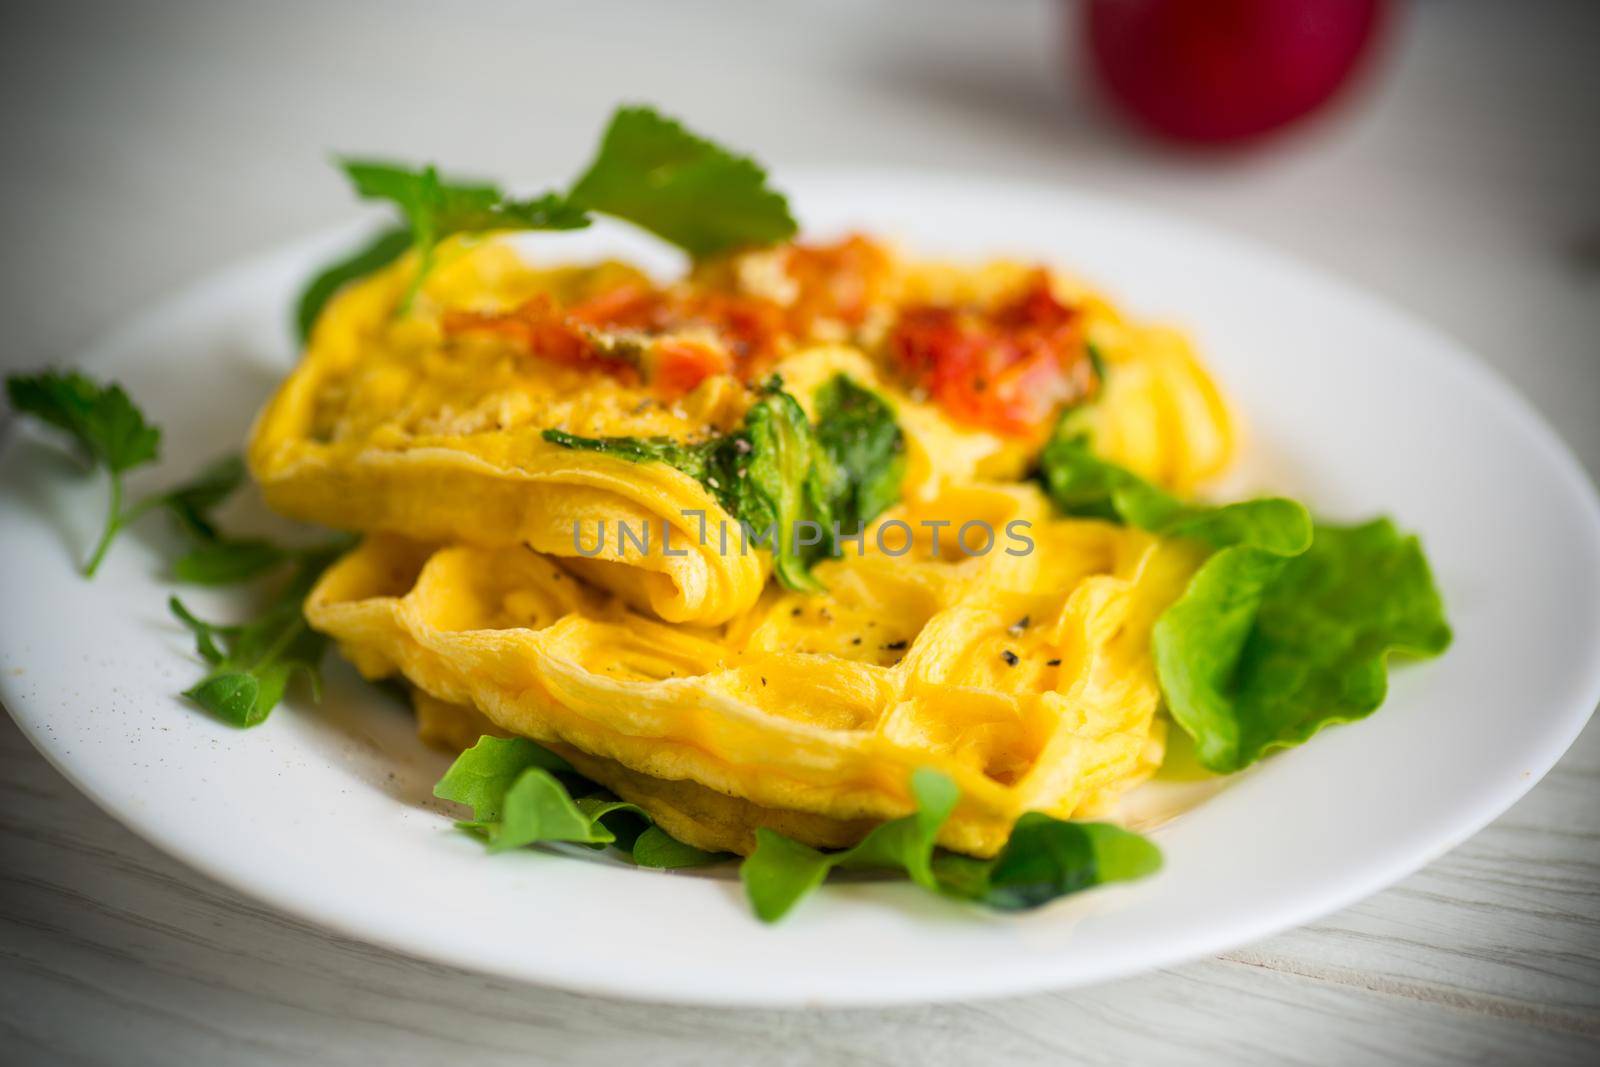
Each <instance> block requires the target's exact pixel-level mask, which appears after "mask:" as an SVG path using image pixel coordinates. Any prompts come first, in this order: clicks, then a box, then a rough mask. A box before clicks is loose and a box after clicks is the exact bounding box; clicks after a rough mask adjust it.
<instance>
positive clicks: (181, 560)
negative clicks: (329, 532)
mask: <svg viewBox="0 0 1600 1067" xmlns="http://www.w3.org/2000/svg"><path fill="white" fill-rule="evenodd" d="M293 555H294V554H293V553H292V552H291V551H289V550H288V549H285V548H280V547H279V546H278V545H275V544H273V543H272V542H270V541H260V540H241V541H207V542H204V543H202V544H200V545H197V546H195V547H194V548H192V549H190V550H189V551H188V552H187V553H185V554H184V555H182V556H180V557H178V559H177V560H176V561H174V562H173V564H172V576H173V577H174V578H176V579H178V581H180V582H193V583H195V584H196V585H231V584H233V583H234V582H243V581H248V580H249V579H251V578H254V577H256V576H258V575H261V574H265V573H266V572H267V571H269V570H271V569H273V568H274V567H276V566H278V565H279V564H280V563H283V562H284V561H286V560H288V559H290V558H292V556H293Z"/></svg>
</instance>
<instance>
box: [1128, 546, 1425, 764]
mask: <svg viewBox="0 0 1600 1067" xmlns="http://www.w3.org/2000/svg"><path fill="white" fill-rule="evenodd" d="M1450 639H1451V635H1450V627H1449V625H1448V624H1447V623H1446V621H1445V616H1444V606H1443V603H1442V602H1441V600H1440V597H1439V591H1438V589H1437V588H1436V587H1435V585H1434V582H1433V576H1432V574H1431V573H1430V571H1429V568H1428V561H1427V557H1426V556H1424V555H1423V552H1422V546H1421V544H1420V543H1419V542H1418V541H1417V539H1416V538H1415V537H1410V536H1406V535H1404V534H1402V533H1401V532H1400V531H1399V530H1397V529H1396V528H1395V526H1394V524H1393V523H1391V522H1390V521H1389V520H1388V519H1377V520H1374V521H1372V522H1368V523H1365V524H1363V525H1359V526H1326V525H1321V524H1319V525H1318V526H1317V527H1316V531H1315V535H1314V536H1313V538H1312V541H1311V545H1310V547H1309V548H1308V550H1307V551H1306V552H1304V553H1303V554H1301V555H1299V556H1294V557H1289V558H1284V557H1279V556H1272V555H1269V554H1267V553H1264V552H1260V551H1255V550H1251V549H1247V548H1232V549H1225V550H1223V551H1221V552H1218V553H1216V554H1215V555H1213V556H1212V557H1211V558H1210V559H1208V560H1207V561H1206V562H1205V564H1203V565H1202V566H1201V568H1200V570H1199V571H1198V572H1196V574H1195V576H1194V578H1193V579H1191V581H1190V583H1189V587H1188V589H1187V590H1186V591H1185V592H1184V594H1183V596H1181V597H1180V598H1179V599H1178V600H1177V601H1176V602H1175V603H1174V604H1173V605H1172V606H1171V607H1170V608H1168V609H1167V610H1166V612H1164V613H1163V614H1162V616H1161V618H1160V619H1159V620H1157V622H1156V626H1155V630H1154V633H1153V636H1152V645H1153V648H1154V652H1155V658H1156V668H1157V673H1158V675H1159V677H1160V679H1161V687H1162V691H1163V693H1164V694H1165V696H1166V699H1167V705H1168V708H1169V710H1170V711H1171V713H1172V717H1173V719H1174V720H1176V721H1177V722H1178V724H1179V725H1180V726H1182V727H1183V728H1184V729H1185V730H1186V731H1187V732H1188V733H1189V734H1190V735H1191V736H1192V737H1193V738H1194V739H1195V749H1196V754H1197V755H1198V757H1199V759H1200V762H1201V763H1203V764H1204V765H1205V766H1206V767H1208V768H1210V769H1211V770H1213V771H1217V772H1220V773H1224V774H1226V773H1230V772H1233V771H1237V770H1239V769H1241V768H1243V767H1246V766H1248V765H1249V764H1251V763H1254V762H1255V761H1256V760H1258V759H1260V758H1261V757H1262V756H1263V755H1264V754H1265V753H1266V752H1268V751H1269V750H1271V749H1273V748H1285V747H1289V746H1293V745H1298V744H1301V743H1302V742H1304V741H1306V740H1308V739H1309V738H1310V737H1311V736H1312V735H1313V734H1315V733H1316V732H1317V731H1318V730H1320V729H1322V727H1324V726H1326V725H1328V724H1330V723H1336V722H1351V721H1354V720H1357V719H1362V718H1365V717H1366V716H1367V715H1370V714H1371V713H1372V712H1373V711H1374V710H1376V709H1377V707H1378V706H1379V705H1380V704H1382V703H1383V699H1384V696H1385V694H1386V691H1387V673H1386V670H1385V663H1386V661H1387V659H1388V656H1389V654H1390V653H1391V652H1397V651H1398V652H1405V653H1409V654H1411V655H1415V656H1435V655H1438V654H1439V653H1441V652H1443V651H1444V650H1445V649H1446V648H1447V647H1448V646H1449V644H1450Z"/></svg>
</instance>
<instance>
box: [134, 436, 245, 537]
mask: <svg viewBox="0 0 1600 1067" xmlns="http://www.w3.org/2000/svg"><path fill="white" fill-rule="evenodd" d="M244 479H245V466H244V457H243V456H240V455H239V454H238V453H232V454H229V455H226V456H223V457H221V458H220V459H217V460H215V461H214V462H212V463H211V464H210V465H209V466H207V467H206V468H205V469H204V470H202V471H201V472H200V473H199V474H197V475H196V476H195V477H194V478H192V479H191V480H189V481H187V482H185V483H183V484H182V485H180V486H178V487H177V488H175V489H169V490H168V491H167V492H165V493H162V494H161V495H160V496H158V497H155V498H153V499H152V500H148V501H146V502H144V503H142V504H141V505H140V507H141V508H149V507H152V506H159V507H162V508H165V509H166V510H167V512H168V513H169V514H171V516H172V517H173V519H175V520H176V521H177V523H178V525H179V526H180V527H181V528H182V529H183V530H185V531H186V532H187V533H189V534H190V536H192V537H194V538H196V539H197V540H200V541H214V540H216V539H217V528H216V525H215V523H214V521H213V520H212V518H211V512H212V511H213V510H215V509H216V508H217V507H218V506H219V505H221V504H222V502H223V501H225V500H227V499H228V497H230V496H232V495H233V493H234V491H235V490H236V489H238V488H239V486H240V485H242V484H243V483H244Z"/></svg>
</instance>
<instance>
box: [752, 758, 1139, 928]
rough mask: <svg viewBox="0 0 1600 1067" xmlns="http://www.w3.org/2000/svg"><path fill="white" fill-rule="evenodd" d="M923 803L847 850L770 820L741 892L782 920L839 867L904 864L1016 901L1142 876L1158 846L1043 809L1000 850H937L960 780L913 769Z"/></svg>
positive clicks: (956, 891)
mask: <svg viewBox="0 0 1600 1067" xmlns="http://www.w3.org/2000/svg"><path fill="white" fill-rule="evenodd" d="M911 791H912V795H913V797H914V798H915V799H916V801H917V811H916V813H915V814H913V815H908V816H906V817H905V818H903V819H895V820H894V821H892V822H886V823H884V824H883V825H881V826H879V827H877V828H875V829H874V830H873V831H872V832H871V833H869V834H867V836H866V837H864V838H862V839H861V842H860V844H858V845H856V846H855V847H854V848H850V849H846V850H845V851H843V852H831V853H829V852H821V851H818V850H817V849H814V848H811V847H810V846H808V845H803V844H801V843H799V842H798V841H793V840H790V839H789V838H787V837H784V836H783V835H782V834H778V833H774V832H772V831H771V830H765V829H763V830H757V831H756V850H755V851H754V852H752V853H751V854H750V856H749V857H748V858H746V860H745V861H744V863H743V864H742V865H741V866H740V868H739V876H740V878H741V879H743V881H744V886H745V894H746V896H748V897H749V898H750V904H751V907H752V908H753V909H754V910H755V913H756V915H757V917H759V918H760V919H761V920H762V921H763V922H776V921H777V920H779V919H781V918H783V916H784V915H786V914H788V912H789V911H790V909H792V908H793V907H794V905H795V904H796V903H798V902H799V901H800V899H801V898H803V897H804V896H805V895H806V894H807V893H809V892H811V890H813V889H815V888H816V887H817V886H819V885H821V884H822V882H823V880H824V879H826V878H827V875H828V872H829V871H831V870H833V869H834V868H836V867H843V868H853V869H866V870H901V871H904V872H905V873H906V875H907V877H909V878H910V879H911V881H912V882H914V883H915V884H917V885H919V886H921V887H922V888H924V889H927V890H930V891H932V892H936V893H942V894H944V895H946V896H952V897H958V898H960V899H963V900H971V901H975V902H977V903H981V904H985V905H987V906H989V907H992V908H997V909H1001V910H1007V911H1015V910H1019V909H1023V908H1035V907H1038V906H1040V905H1042V904H1046V903H1048V902H1050V901H1052V900H1055V899H1056V898H1057V897H1061V896H1066V895H1067V894H1070V893H1076V892H1079V891H1081V890H1084V889H1088V888H1090V887H1092V886H1096V885H1103V884H1105V883H1107V882H1117V881H1126V880H1129V879H1133V878H1142V877H1144V876H1145V875H1148V874H1151V873H1154V872H1155V871H1156V870H1157V869H1159V868H1160V866H1161V853H1160V851H1159V850H1158V849H1157V848H1156V846H1155V845H1153V844H1151V843H1150V842H1149V841H1147V840H1146V839H1145V838H1143V837H1140V836H1139V835H1138V834H1135V833H1132V832H1130V831H1127V830H1123V829H1121V828H1119V827H1116V826H1112V825H1110V824H1109V823H1075V822H1063V821H1062V820H1060V819H1056V818H1053V817H1052V816H1049V815H1046V814H1044V813H1043V812H1037V811H1035V812H1027V813H1026V814H1024V815H1023V816H1022V817H1021V818H1020V819H1018V820H1017V823H1016V826H1015V827H1014V828H1013V829H1012V831H1011V837H1010V838H1009V839H1008V840H1007V842H1006V845H1005V847H1004V848H1003V849H1002V850H1001V851H1000V854H999V855H997V856H996V857H995V858H993V859H989V860H981V859H976V858H974V857H971V856H962V855H959V854H956V853H949V852H943V851H935V848H934V842H935V840H936V839H937V837H938V835H939V830H940V828H941V827H942V826H943V825H944V823H945V820H947V819H948V818H949V817H950V813H951V812H952V811H954V810H955V806H956V803H957V801H958V800H959V799H960V794H959V792H958V790H957V789H956V785H955V782H953V781H952V780H951V779H950V778H949V777H947V776H946V775H944V774H941V773H939V772H938V771H934V770H931V769H928V768H923V769H920V770H918V771H916V772H915V773H914V774H913V775H912V778H911Z"/></svg>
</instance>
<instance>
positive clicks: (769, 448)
mask: <svg viewBox="0 0 1600 1067" xmlns="http://www.w3.org/2000/svg"><path fill="white" fill-rule="evenodd" d="M818 411H819V424H818V427H817V428H816V429H813V428H812V426H811V424H810V423H808V422H807V421H806V417H805V412H804V410H802V409H801V407H800V405H799V403H798V402H796V400H795V399H794V397H792V396H790V395H789V394H788V393H787V392H785V391H784V390H783V383H782V382H781V381H779V380H778V379H776V378H773V379H771V380H769V381H768V382H766V383H765V384H764V385H763V386H762V395H761V397H760V398H759V399H758V400H757V401H756V402H755V403H754V404H752V405H751V406H750V410H749V411H748V412H747V413H746V414H745V421H744V425H743V426H742V427H740V429H739V430H738V431H737V432H735V433H732V434H728V435H725V436H722V437H715V438H712V439H710V440H707V441H702V442H698V443H693V444H684V443H681V442H675V441H671V440H668V439H665V438H643V437H602V438H596V437H578V436H576V435H574V434H569V433H565V432H563V431H561V430H546V431H544V439H545V440H546V441H549V442H551V443H552V444H558V445H561V446H563V447H565V448H578V449H587V450H589V451H595V452H605V453H607V454H609V455H614V456H617V457H619V458H622V459H626V460H630V461H632V462H635V463H644V462H651V461H654V462H661V463H666V464H669V465H670V466H673V467H676V468H677V469H678V470H681V471H683V472H684V473H685V474H687V475H689V476H690V477H691V478H694V479H696V480H697V481H699V482H700V483H701V484H702V485H704V486H705V487H706V488H707V489H708V490H710V491H711V493H712V495H714V496H715V497H716V498H717V500H718V502H719V503H720V504H721V505H722V507H723V509H724V510H726V511H727V512H728V514H729V515H731V516H733V518H734V519H735V520H736V521H738V522H741V523H743V524H744V525H745V526H746V527H748V528H749V530H750V533H751V540H752V542H753V543H757V544H761V545H764V546H766V547H767V548H769V549H771V551H772V555H773V573H774V574H776V575H777V578H778V580H779V581H780V582H782V583H783V585H784V586H785V587H786V588H789V589H793V590H797V591H800V592H820V591H821V590H822V584H821V583H820V582H819V581H817V579H816V578H815V577H814V576H813V575H812V574H811V567H812V566H813V565H814V564H815V563H816V562H817V561H818V560H820V559H823V558H826V557H827V556H829V555H830V554H834V553H836V552H837V542H836V540H835V538H834V526H835V521H836V520H837V521H838V525H839V527H840V529H841V530H846V529H848V530H850V531H852V532H853V531H854V530H855V529H858V528H860V527H861V526H862V525H863V524H864V523H865V522H866V521H867V520H869V519H871V518H873V517H874V516H875V515H877V514H878V513H879V512H881V511H882V510H883V509H884V508H885V507H887V506H888V504H889V503H891V502H892V501H893V500H894V499H895V498H896V497H897V496H898V495H899V491H900V480H901V477H902V475H903V474H904V448H905V445H904V439H903V437H902V435H901V432H900V428H899V426H898V424H897V423H896V422H895V421H894V416H893V413H892V411H890V409H889V407H888V405H887V404H885V403H883V401H882V400H881V399H879V398H878V397H877V396H875V395H873V394H872V393H870V392H868V391H867V390H865V389H862V388H860V387H859V386H856V385H855V384H854V383H852V382H850V381H849V380H848V379H846V378H844V377H843V376H842V375H841V376H840V377H838V378H836V379H834V380H833V381H831V382H829V383H828V384H827V385H826V386H824V391H823V393H821V394H819V399H818ZM802 542H805V543H802Z"/></svg>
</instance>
